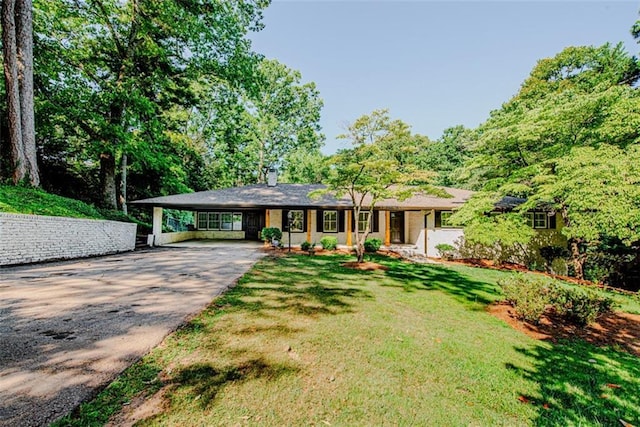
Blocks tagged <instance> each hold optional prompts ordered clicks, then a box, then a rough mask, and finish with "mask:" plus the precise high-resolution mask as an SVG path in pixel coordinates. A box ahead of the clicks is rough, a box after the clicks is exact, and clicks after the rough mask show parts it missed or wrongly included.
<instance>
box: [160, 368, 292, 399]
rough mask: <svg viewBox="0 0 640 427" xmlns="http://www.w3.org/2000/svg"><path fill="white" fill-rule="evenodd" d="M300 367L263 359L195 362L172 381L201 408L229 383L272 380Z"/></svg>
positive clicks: (290, 373) (177, 374)
mask: <svg viewBox="0 0 640 427" xmlns="http://www.w3.org/2000/svg"><path fill="white" fill-rule="evenodd" d="M298 371H299V368H296V367H295V366H289V365H286V364H269V363H267V362H266V361H265V360H264V359H262V358H257V359H253V360H249V361H246V362H243V363H240V364H239V365H237V366H235V365H232V366H225V367H216V366H213V365H212V364H208V363H205V364H194V365H190V366H187V367H185V368H183V369H181V370H180V371H178V372H177V373H176V374H175V376H174V378H173V380H172V381H171V384H172V385H173V386H174V387H176V388H178V389H181V390H182V392H185V393H186V395H187V396H188V399H190V400H191V399H196V400H197V401H198V403H199V406H200V407H201V408H202V409H206V408H207V407H209V406H210V405H211V404H212V403H214V401H215V399H216V396H217V395H218V393H219V392H220V391H221V390H223V388H224V387H225V386H226V385H227V384H230V383H239V382H244V381H249V380H255V379H260V378H265V379H268V380H273V379H276V378H279V377H281V376H283V375H295V374H296V373H297V372H298Z"/></svg>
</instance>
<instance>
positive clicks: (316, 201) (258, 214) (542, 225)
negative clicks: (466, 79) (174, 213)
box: [132, 183, 566, 263]
mask: <svg viewBox="0 0 640 427" xmlns="http://www.w3.org/2000/svg"><path fill="white" fill-rule="evenodd" d="M323 188H324V186H322V185H319V184H275V183H272V184H271V185H268V184H254V185H247V186H242V187H234V188H226V189H221V190H212V191H203V192H196V193H187V194H178V195H173V196H165V197H156V198H151V199H144V200H139V201H135V202H132V203H133V204H135V205H138V206H149V207H152V208H153V232H152V234H151V235H149V237H148V243H149V244H150V245H153V246H162V245H166V244H170V243H175V242H179V241H184V240H193V239H237V240H260V232H261V230H262V228H263V227H277V228H279V229H280V230H282V232H283V233H282V243H283V244H284V245H285V246H287V245H289V243H291V245H294V246H298V245H300V244H302V243H303V242H309V243H316V244H320V240H321V239H322V238H323V237H324V236H334V237H336V239H337V240H338V245H339V246H343V247H352V246H353V244H354V243H355V242H356V236H355V233H354V229H355V221H356V220H359V221H360V225H361V226H360V228H363V226H364V223H365V222H366V221H365V220H366V218H364V217H362V218H359V219H356V218H354V210H353V206H352V203H351V201H350V200H349V199H347V198H340V199H338V198H335V197H332V196H330V195H324V196H322V197H320V198H312V197H310V194H311V193H313V192H314V191H318V190H321V189H323ZM441 190H443V191H444V192H445V193H448V194H449V196H450V197H439V196H434V195H429V194H423V193H417V194H415V195H414V196H412V197H410V198H408V199H406V200H402V201H399V200H395V199H388V200H382V201H380V202H378V203H377V204H376V205H375V207H374V211H373V218H372V220H371V221H370V224H371V232H370V234H369V236H370V237H375V238H378V239H380V240H381V241H382V242H383V245H384V246H385V247H387V248H394V247H395V248H396V249H401V250H403V251H405V252H408V253H410V254H415V255H422V256H428V257H436V258H437V257H439V256H440V253H439V251H438V250H437V249H436V246H437V245H438V244H440V243H447V244H450V245H453V246H455V247H457V248H459V250H460V254H461V255H462V256H465V257H481V256H482V255H484V254H481V253H475V252H474V251H475V250H474V248H470V247H467V246H465V244H464V232H463V229H462V228H459V227H453V226H450V225H449V224H448V222H447V220H448V217H449V216H450V215H451V214H452V212H453V211H455V210H456V209H458V208H459V207H460V206H462V205H463V204H464V203H465V202H466V201H467V200H468V199H469V198H470V197H471V196H472V194H473V192H472V191H468V190H462V189H456V188H441ZM514 200H515V199H514ZM365 204H366V200H365ZM164 208H171V209H179V210H187V211H192V212H194V217H195V223H194V224H193V229H192V230H190V231H183V232H174V233H165V232H162V225H163V222H162V219H163V209H164ZM289 212H291V214H292V218H293V221H292V223H291V232H289V225H290V224H289V223H288V214H289ZM362 215H366V214H362ZM531 215H532V217H531V222H532V227H533V228H535V229H536V230H537V231H538V237H537V238H536V239H535V243H534V245H533V246H531V247H529V248H527V250H526V253H522V248H513V260H514V261H516V262H517V261H520V262H522V260H523V259H524V258H527V260H526V262H530V259H531V258H532V256H534V258H535V256H537V257H538V259H537V260H536V262H540V263H541V262H543V261H542V260H541V259H539V255H538V250H537V249H538V248H539V247H542V246H549V245H562V244H563V242H562V240H563V239H564V237H563V236H562V234H561V233H559V232H558V229H559V228H560V227H561V224H557V223H556V220H555V216H554V217H553V218H552V217H549V216H548V214H547V213H532V214H531ZM289 236H290V239H291V240H290V241H289ZM564 244H566V241H565V242H564ZM532 254H533V255H532Z"/></svg>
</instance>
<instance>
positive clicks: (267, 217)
mask: <svg viewBox="0 0 640 427" xmlns="http://www.w3.org/2000/svg"><path fill="white" fill-rule="evenodd" d="M270 214H271V210H269V209H265V210H264V226H265V227H271V218H270Z"/></svg>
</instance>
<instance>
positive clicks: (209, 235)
mask: <svg viewBox="0 0 640 427" xmlns="http://www.w3.org/2000/svg"><path fill="white" fill-rule="evenodd" d="M162 212H163V209H162V208H160V207H154V208H153V231H152V234H150V235H149V236H148V237H147V244H148V245H150V246H163V245H168V244H171V243H177V242H183V241H185V240H199V239H200V240H202V239H221V240H222V239H225V240H243V239H244V238H245V232H244V231H219V230H192V231H179V232H173V233H163V232H162V224H163V222H162ZM195 214H196V215H195V218H197V212H195ZM196 221H197V219H196Z"/></svg>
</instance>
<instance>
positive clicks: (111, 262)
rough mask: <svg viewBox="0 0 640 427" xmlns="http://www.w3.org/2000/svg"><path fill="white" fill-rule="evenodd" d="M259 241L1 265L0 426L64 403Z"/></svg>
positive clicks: (225, 276)
mask: <svg viewBox="0 0 640 427" xmlns="http://www.w3.org/2000/svg"><path fill="white" fill-rule="evenodd" d="M263 255H264V252H262V251H261V249H260V244H258V243H224V242H220V243H215V244H209V245H202V244H195V245H190V244H182V245H179V246H178V247H171V248H167V247H165V248H159V249H153V250H147V251H141V252H133V253H127V254H120V255H113V256H106V257H101V258H93V259H85V260H76V261H68V262H59V263H52V264H39V265H33V266H23V267H12V268H2V269H0V426H39V425H47V424H49V423H51V422H52V421H54V420H56V419H58V418H60V417H61V416H63V415H65V414H67V413H68V412H70V411H71V410H72V409H73V408H75V407H76V406H77V405H78V404H80V403H81V402H82V401H83V400H86V399H88V398H89V397H91V396H93V395H94V393H95V392H96V390H97V389H99V388H101V387H104V386H105V385H106V384H107V383H109V382H110V381H111V380H112V379H113V378H114V377H115V376H116V375H117V374H119V373H120V372H121V371H122V370H124V369H125V368H126V367H127V366H129V365H130V364H131V363H132V362H133V361H135V360H137V359H138V358H140V357H141V356H142V355H144V354H145V353H147V352H148V351H149V350H151V349H152V348H153V347H155V346H156V345H158V344H159V343H160V342H161V341H162V339H163V338H164V337H165V336H166V335H168V334H169V333H170V332H172V331H174V330H175V329H176V328H177V327H178V326H179V325H180V324H182V323H183V322H185V320H187V319H189V318H190V317H191V316H193V315H194V314H196V313H198V312H200V311H201V310H202V309H203V308H204V307H206V306H207V304H208V303H209V302H210V301H211V300H212V299H213V297H215V296H216V295H219V294H220V293H222V292H223V291H224V290H226V289H227V288H228V287H229V286H230V285H232V284H233V283H234V282H235V280H236V279H237V278H239V277H240V276H242V275H243V274H244V273H245V272H246V271H247V270H248V269H249V268H250V267H251V266H252V265H253V264H254V263H255V261H257V260H258V259H259V258H261V257H262V256H263Z"/></svg>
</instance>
